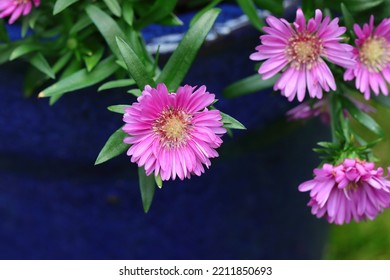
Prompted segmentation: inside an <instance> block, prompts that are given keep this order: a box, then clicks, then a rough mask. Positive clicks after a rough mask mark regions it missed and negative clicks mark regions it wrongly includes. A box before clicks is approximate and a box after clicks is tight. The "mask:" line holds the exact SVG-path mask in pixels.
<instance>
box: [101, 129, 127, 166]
mask: <svg viewBox="0 0 390 280" xmlns="http://www.w3.org/2000/svg"><path fill="white" fill-rule="evenodd" d="M126 136H127V134H126V132H124V131H123V130H122V128H119V129H118V130H117V131H115V132H114V133H113V134H112V135H111V136H110V138H108V140H107V142H106V144H104V146H103V148H102V150H101V151H100V153H99V155H98V157H97V159H96V161H95V165H98V164H102V163H103V162H106V161H108V160H110V159H112V158H114V157H117V156H119V155H120V154H122V153H124V152H125V151H126V150H127V149H129V148H130V145H129V144H126V143H124V142H123V139H125V137H126Z"/></svg>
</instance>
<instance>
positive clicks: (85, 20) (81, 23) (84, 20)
mask: <svg viewBox="0 0 390 280" xmlns="http://www.w3.org/2000/svg"><path fill="white" fill-rule="evenodd" d="M91 24H92V21H91V19H90V18H89V17H87V16H86V15H85V16H83V17H81V18H80V19H79V20H78V21H77V22H76V23H75V24H74V25H73V27H72V28H71V29H70V30H69V33H70V34H75V33H77V32H79V31H81V30H83V29H84V28H86V27H88V26H90V25H91Z"/></svg>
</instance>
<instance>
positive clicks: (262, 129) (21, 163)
mask: <svg viewBox="0 0 390 280" xmlns="http://www.w3.org/2000/svg"><path fill="white" fill-rule="evenodd" d="M238 14H241V11H240V10H239V9H238V8H236V7H233V6H224V9H223V14H222V16H221V17H220V18H221V19H219V20H223V19H226V18H229V17H233V16H236V15H238ZM189 18H190V17H189V16H185V17H184V18H183V20H184V21H185V22H188V20H189ZM154 31H155V32H157V29H154ZM159 32H160V31H159ZM258 35H259V34H258V32H257V31H255V30H254V29H252V28H246V29H243V30H240V31H239V32H238V33H235V34H234V35H231V36H228V37H226V38H222V39H219V40H218V41H217V42H210V43H207V44H206V45H205V46H204V48H203V49H202V51H201V53H200V56H199V57H198V59H197V60H196V62H195V63H194V67H193V68H192V69H191V71H190V73H189V75H188V77H187V79H186V82H188V83H189V84H191V85H201V84H206V85H207V87H208V89H209V91H211V92H214V93H216V95H217V98H219V99H220V102H219V103H218V108H219V109H221V110H222V111H225V112H226V113H228V114H230V115H232V116H234V117H236V118H237V119H239V120H240V121H242V122H243V123H244V124H245V125H246V126H247V127H248V131H245V132H236V133H235V137H234V138H233V139H230V138H229V137H228V136H225V137H224V141H225V142H226V143H224V145H223V146H222V148H221V149H220V150H219V152H220V154H221V156H220V157H219V158H217V159H214V160H213V161H212V166H211V169H210V170H207V171H206V174H204V175H203V176H201V177H194V178H193V179H191V180H186V181H185V182H180V181H175V182H168V183H165V184H164V187H163V189H162V190H157V191H156V194H155V200H154V202H153V205H152V207H151V210H150V212H149V213H148V214H144V213H143V211H142V206H141V202H140V194H139V189H138V181H137V174H136V166H134V165H133V164H131V163H130V161H129V159H128V158H127V157H126V156H125V155H123V156H120V157H118V158H116V159H114V160H112V161H111V162H109V163H107V164H104V165H101V166H96V167H95V166H93V163H94V160H95V158H96V155H97V154H98V152H99V150H100V149H101V147H102V146H103V145H104V143H105V141H106V139H107V138H108V136H109V135H110V134H111V133H112V132H113V131H115V130H116V129H117V128H118V127H119V126H121V124H122V121H121V116H120V115H118V114H114V113H110V112H108V111H107V110H106V107H107V106H109V105H113V104H122V103H132V102H133V101H134V99H133V98H132V97H129V95H128V94H126V93H122V92H110V93H108V92H103V93H96V88H93V89H89V90H84V91H79V92H77V93H72V94H68V95H66V96H64V97H63V98H62V99H61V100H60V101H59V102H58V103H57V104H56V105H54V106H53V107H50V106H49V105H48V100H46V99H44V100H42V99H37V98H24V97H23V96H22V92H21V91H22V79H23V73H24V71H23V69H24V68H25V65H24V64H22V63H16V64H7V65H4V66H2V67H1V68H0V85H1V87H0V105H1V109H0V248H1V250H0V258H3V259H296V258H298V259H306V258H320V257H321V250H322V248H323V244H324V241H325V239H326V225H325V223H324V222H323V221H319V220H317V219H316V218H314V217H312V216H311V214H310V209H309V208H308V207H307V206H306V203H307V200H308V197H307V194H301V193H299V192H298V191H297V186H298V184H299V183H300V182H302V181H304V180H308V179H310V177H311V176H312V175H311V173H312V169H313V168H314V167H315V166H316V165H317V164H318V159H317V157H316V155H315V154H314V153H313V152H312V151H311V149H312V147H314V145H315V143H316V142H317V141H320V140H323V138H324V137H325V138H326V137H327V129H326V128H324V127H322V126H320V125H318V124H317V123H311V124H310V125H309V126H305V127H301V126H299V125H296V124H287V123H285V121H284V112H285V111H286V110H287V108H289V107H290V106H289V105H290V104H288V102H287V101H286V100H285V99H284V98H282V97H280V96H279V95H274V94H272V93H271V92H269V91H268V92H260V93H257V94H254V95H250V96H245V97H242V98H238V99H234V100H225V99H223V97H222V96H221V92H222V89H223V88H224V87H225V86H227V85H228V84H229V83H231V82H233V81H235V80H237V79H239V78H243V77H245V76H248V75H250V74H253V73H254V64H253V62H251V61H249V59H248V56H249V54H250V53H251V52H252V51H253V50H254V47H255V46H256V45H257V44H258V43H259V42H258ZM165 59H166V58H165ZM162 60H164V58H162Z"/></svg>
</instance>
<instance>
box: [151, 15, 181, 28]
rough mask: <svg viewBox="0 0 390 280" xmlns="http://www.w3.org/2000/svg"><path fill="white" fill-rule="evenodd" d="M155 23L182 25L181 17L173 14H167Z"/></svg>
mask: <svg viewBox="0 0 390 280" xmlns="http://www.w3.org/2000/svg"><path fill="white" fill-rule="evenodd" d="M157 23H158V24H161V25H168V26H180V25H183V22H182V21H181V19H180V18H178V17H177V16H175V15H174V14H170V15H167V16H166V17H165V18H163V19H161V20H159V21H158V22H157Z"/></svg>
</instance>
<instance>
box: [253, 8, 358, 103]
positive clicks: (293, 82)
mask: <svg viewBox="0 0 390 280" xmlns="http://www.w3.org/2000/svg"><path fill="white" fill-rule="evenodd" d="M338 21H339V19H338V18H335V19H333V20H332V21H330V18H329V17H328V16H326V17H325V18H324V19H322V12H321V11H320V10H316V12H315V17H314V18H311V19H310V20H309V21H308V24H307V25H306V20H305V17H304V15H303V12H302V10H301V9H298V10H297V15H296V19H295V22H294V24H293V25H294V27H292V26H291V25H290V24H289V23H288V22H287V21H286V20H285V19H278V18H276V17H273V16H269V17H267V19H266V22H267V23H268V25H269V26H267V27H264V28H263V30H264V32H265V33H266V35H262V36H260V40H261V45H259V46H257V47H256V50H257V52H255V53H253V54H251V56H250V59H252V60H266V61H265V62H264V63H263V64H262V65H261V67H260V68H259V74H261V76H262V79H264V80H266V79H269V78H271V77H272V76H274V75H276V74H277V73H278V72H282V75H281V76H280V78H279V79H278V80H277V81H276V83H275V85H274V90H278V89H280V90H281V93H282V95H284V96H286V97H287V98H288V100H290V101H291V100H293V99H294V98H295V96H297V98H298V100H299V101H302V100H303V99H304V97H305V94H306V88H307V89H308V92H309V96H310V97H311V98H322V90H325V91H327V92H328V91H330V90H331V89H332V90H335V89H336V83H335V80H334V77H333V74H332V72H331V71H330V69H329V67H328V65H327V64H326V63H325V61H324V59H326V60H328V61H330V62H332V63H334V64H337V65H340V66H343V67H345V68H348V67H352V66H353V65H354V61H353V60H352V53H351V52H352V49H353V48H352V46H350V45H347V44H342V43H340V42H339V41H340V40H342V37H340V36H341V35H342V34H344V33H345V31H346V28H345V27H340V26H339V25H338Z"/></svg>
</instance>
